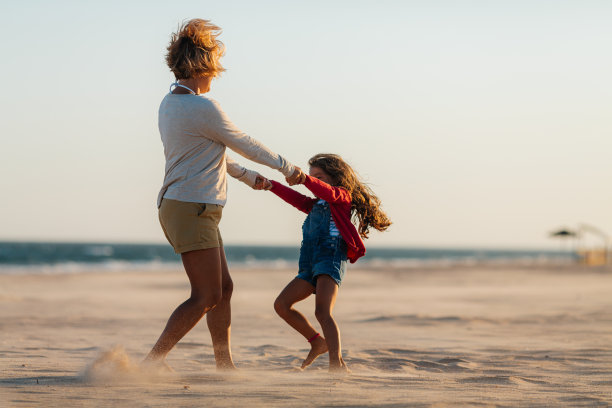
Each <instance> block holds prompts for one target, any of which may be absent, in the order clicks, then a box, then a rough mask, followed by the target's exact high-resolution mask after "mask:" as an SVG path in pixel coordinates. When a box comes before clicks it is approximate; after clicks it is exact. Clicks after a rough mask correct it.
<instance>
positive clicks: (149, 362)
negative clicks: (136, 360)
mask: <svg viewBox="0 0 612 408" xmlns="http://www.w3.org/2000/svg"><path fill="white" fill-rule="evenodd" d="M140 366H141V367H143V368H144V369H145V370H147V371H154V372H157V373H173V372H174V369H173V368H172V367H170V365H169V364H168V363H167V362H166V359H165V358H164V359H157V360H153V359H150V358H147V359H145V360H144V361H143V362H142V363H140Z"/></svg>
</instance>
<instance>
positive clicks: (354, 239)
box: [270, 176, 366, 263]
mask: <svg viewBox="0 0 612 408" xmlns="http://www.w3.org/2000/svg"><path fill="white" fill-rule="evenodd" d="M270 182H271V183H272V188H271V189H270V191H272V192H273V193H274V194H276V195H277V196H279V197H280V198H282V199H283V200H285V201H286V202H288V203H289V204H291V205H292V206H294V207H295V208H297V209H298V210H300V211H303V212H305V213H306V214H308V213H309V212H310V210H312V207H313V205H314V204H315V203H316V202H317V201H318V199H316V198H311V197H307V196H305V195H303V194H301V193H298V192H297V191H295V190H293V189H291V188H289V187H287V186H284V185H282V184H280V183H279V182H277V181H274V180H270ZM304 186H306V188H307V189H309V190H310V191H312V193H313V194H314V195H315V196H317V197H318V198H320V199H322V200H325V201H327V202H328V203H329V209H330V211H331V215H332V218H333V219H334V222H335V223H336V227H337V228H338V231H340V235H342V238H343V239H344V241H345V242H346V245H347V257H348V259H349V261H351V263H355V261H357V259H359V258H361V257H362V256H364V255H365V252H366V249H365V245H364V243H363V240H362V239H361V237H360V236H359V233H358V232H357V228H355V226H354V225H353V223H352V222H351V195H350V193H349V192H348V191H346V190H345V189H344V188H342V187H334V186H330V185H329V184H327V183H325V182H323V181H321V180H319V179H317V178H314V177H311V176H306V181H305V182H304Z"/></svg>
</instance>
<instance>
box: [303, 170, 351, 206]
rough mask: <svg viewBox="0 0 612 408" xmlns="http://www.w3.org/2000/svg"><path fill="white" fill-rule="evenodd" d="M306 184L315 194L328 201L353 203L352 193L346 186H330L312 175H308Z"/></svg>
mask: <svg viewBox="0 0 612 408" xmlns="http://www.w3.org/2000/svg"><path fill="white" fill-rule="evenodd" d="M304 186H306V188H307V189H309V190H310V191H312V193H313V194H314V195H315V196H317V197H319V198H320V199H322V200H325V201H327V202H328V203H338V204H339V203H345V204H350V203H351V195H350V194H349V192H348V191H346V190H345V189H344V188H342V187H334V186H330V185H329V184H327V183H325V182H323V181H321V180H319V179H317V178H314V177H312V176H306V181H304Z"/></svg>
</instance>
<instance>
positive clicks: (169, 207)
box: [159, 198, 223, 254]
mask: <svg viewBox="0 0 612 408" xmlns="http://www.w3.org/2000/svg"><path fill="white" fill-rule="evenodd" d="M222 211H223V206H221V205H218V204H201V203H188V202H185V201H178V200H171V199H168V198H164V199H163V200H162V203H161V206H160V207H159V222H160V224H161V226H162V229H163V230H164V234H165V235H166V238H167V239H168V242H170V245H172V247H173V248H174V252H176V253H177V254H182V253H183V252H188V251H194V250H196V249H208V248H219V247H221V246H223V241H222V240H221V233H220V232H219V221H221V212H222Z"/></svg>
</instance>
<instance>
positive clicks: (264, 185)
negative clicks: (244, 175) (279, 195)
mask: <svg viewBox="0 0 612 408" xmlns="http://www.w3.org/2000/svg"><path fill="white" fill-rule="evenodd" d="M271 188H272V183H270V180H268V179H267V178H265V177H264V176H262V175H261V174H258V175H257V177H255V185H254V186H253V190H270V189H271Z"/></svg>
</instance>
